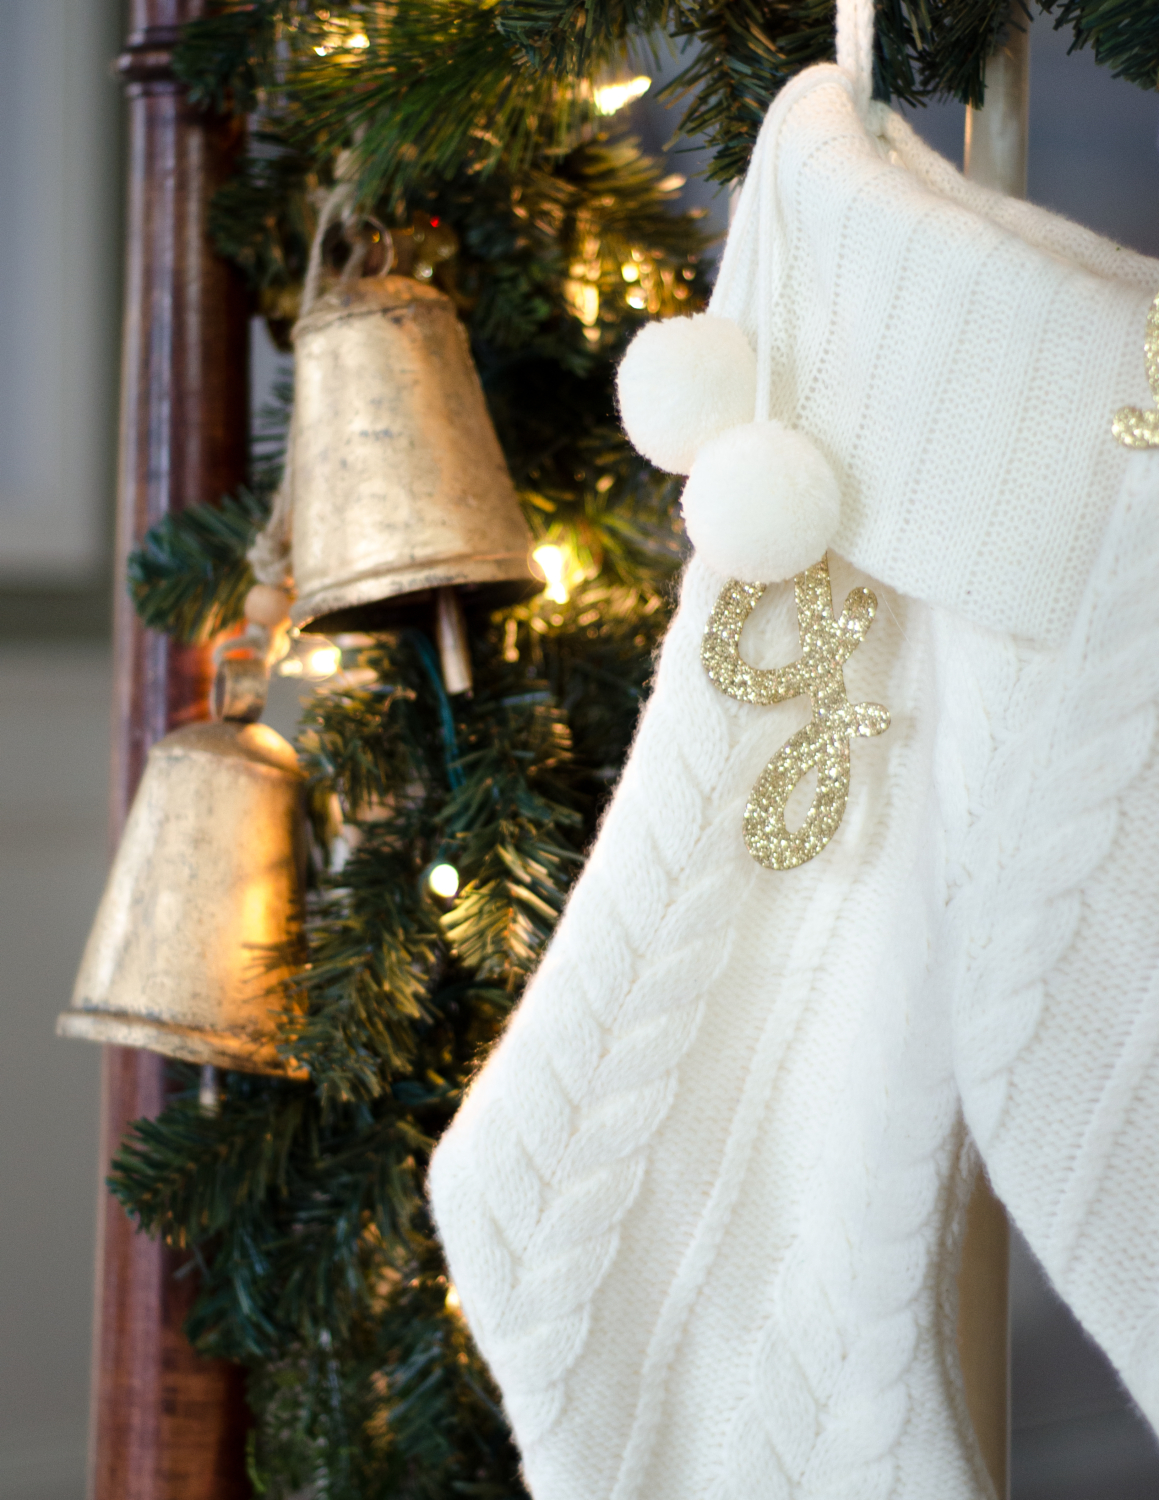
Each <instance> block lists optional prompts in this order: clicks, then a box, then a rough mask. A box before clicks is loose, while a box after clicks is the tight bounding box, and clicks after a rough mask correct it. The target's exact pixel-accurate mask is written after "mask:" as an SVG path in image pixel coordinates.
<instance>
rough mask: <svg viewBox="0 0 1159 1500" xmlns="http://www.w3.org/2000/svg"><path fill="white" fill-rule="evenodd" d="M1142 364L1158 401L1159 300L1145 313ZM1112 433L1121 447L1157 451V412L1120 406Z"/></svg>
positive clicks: (1158, 437) (1158, 424)
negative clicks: (1145, 326) (1145, 325)
mask: <svg viewBox="0 0 1159 1500" xmlns="http://www.w3.org/2000/svg"><path fill="white" fill-rule="evenodd" d="M1143 361H1144V364H1145V365H1146V367H1147V384H1148V385H1149V386H1150V387H1151V394H1152V396H1154V397H1155V400H1156V401H1159V297H1156V298H1155V300H1154V302H1152V304H1151V307H1150V309H1149V311H1148V313H1147V328H1146V332H1145V333H1144V335H1143ZM1111 432H1112V433H1113V434H1114V436H1115V437H1117V438H1118V440H1119V442H1120V443H1122V445H1123V447H1124V448H1159V411H1140V410H1139V408H1138V407H1137V406H1122V407H1120V408H1119V410H1118V411H1117V412H1116V413H1115V419H1114V421H1113V422H1112V423H1111Z"/></svg>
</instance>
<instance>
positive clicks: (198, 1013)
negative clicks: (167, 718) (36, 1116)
mask: <svg viewBox="0 0 1159 1500" xmlns="http://www.w3.org/2000/svg"><path fill="white" fill-rule="evenodd" d="M261 696H262V697H263V698H264V691H263V692H262V694H261ZM225 697H226V701H225V703H224V705H223V707H224V711H225V712H226V713H227V714H228V713H229V712H230V703H231V700H232V701H233V702H234V703H235V704H236V703H237V702H238V701H241V702H242V703H243V705H244V706H243V708H242V709H241V710H239V712H241V713H244V714H245V715H246V716H247V717H252V716H253V707H254V704H253V684H252V683H249V682H248V681H244V680H242V679H241V678H239V679H238V681H237V683H235V685H234V687H233V688H232V689H230V691H228V692H227V693H226V695H225ZM258 708H259V711H260V704H258ZM303 788H304V778H303V775H302V772H301V770H300V769H299V766H298V761H297V757H296V755H295V754H294V751H293V750H292V749H291V747H290V746H289V745H288V744H287V742H286V741H285V740H284V739H283V738H282V737H281V735H280V734H277V733H276V732H275V731H274V730H272V729H270V728H268V727H267V726H266V725H264V724H256V723H248V722H244V721H242V720H241V719H229V718H227V719H225V720H223V721H222V722H218V723H208V724H193V725H190V726H188V727H187V728H185V729H179V730H177V732H176V733H174V734H170V735H167V736H166V738H165V739H163V740H160V741H158V743H157V744H155V745H154V746H153V748H152V749H151V750H150V751H149V759H148V763H147V765H146V767H145V774H144V776H143V777H142V779H141V785H140V787H139V788H138V791H137V795H136V797H135V799H134V801H133V806H132V809H131V811H130V813H129V818H128V821H127V823H126V824H125V831H124V835H123V837H122V839H121V845H120V848H119V849H118V850H117V855H116V859H115V860H114V862H113V868H112V871H111V873H110V875H109V880H108V884H107V885H106V887H105V893H104V896H103V898H102V900H101V904H100V907H99V909H98V911H97V915H96V920H95V921H94V923H93V928H92V931H91V933H90V934H89V940H88V944H87V946H86V947H85V951H84V957H83V959H82V960H81V966H80V973H79V974H78V975H77V980H76V986H75V988H74V990H73V996H72V1003H71V1005H70V1007H69V1009H68V1010H66V1011H65V1012H64V1013H63V1015H61V1016H60V1018H59V1019H58V1021H57V1023H56V1030H57V1034H58V1035H60V1036H72V1037H83V1038H85V1039H86V1040H88V1041H93V1042H113V1043H115V1044H117V1045H118V1046H122V1047H145V1048H148V1049H149V1050H150V1051H153V1052H161V1053H164V1054H165V1055H166V1056H168V1057H179V1058H183V1059H185V1060H187V1061H189V1062H195V1063H201V1064H202V1065H203V1066H204V1065H207V1064H208V1065H215V1066H218V1067H224V1068H238V1069H241V1070H243V1071H245V1072H250V1073H270V1074H279V1075H283V1076H289V1077H297V1078H303V1077H305V1076H306V1074H305V1071H304V1070H303V1069H300V1068H296V1067H295V1066H294V1065H293V1064H292V1063H288V1062H287V1061H286V1060H285V1059H284V1058H283V1057H281V1056H280V1055H279V1053H278V1051H277V1045H276V1042H275V1040H274V1016H273V1014H272V1007H274V1006H275V1005H276V1004H277V1003H278V1001H277V996H278V994H279V981H280V980H281V978H282V977H283V976H284V974H285V972H286V969H285V963H286V959H285V952H284V945H285V944H286V941H287V938H290V939H291V940H292V938H293V936H294V933H295V932H296V931H297V930H298V929H299V926H300V922H301V892H302V880H303V875H304V862H305V832H304V822H303Z"/></svg>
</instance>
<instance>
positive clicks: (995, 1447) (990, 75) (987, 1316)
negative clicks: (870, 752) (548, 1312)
mask: <svg viewBox="0 0 1159 1500" xmlns="http://www.w3.org/2000/svg"><path fill="white" fill-rule="evenodd" d="M1014 19H1015V20H1016V22H1017V24H1015V25H1011V26H1009V27H1008V28H1007V31H1006V34H1005V36H1004V38H1003V40H1002V41H1001V43H1000V44H999V47H998V50H997V51H996V52H995V53H994V54H993V55H992V56H991V57H990V58H988V59H987V62H986V102H985V105H984V106H983V108H981V109H972V108H968V109H967V110H966V142H965V162H964V167H965V173H966V176H967V177H969V178H970V179H971V181H973V182H980V183H981V184H982V185H983V186H984V187H989V188H993V189H994V190H995V191H996V192H999V193H1006V194H1007V195H1008V196H1009V197H1011V198H1025V197H1026V162H1027V148H1028V145H1029V140H1030V33H1029V29H1028V28H1029V25H1030V19H1029V17H1028V16H1026V15H1025V14H1024V13H1023V12H1022V11H1021V10H1018V11H1017V12H1016V13H1015V16H1014ZM1009 1282H1010V1225H1009V1223H1008V1222H1007V1219H1006V1211H1005V1209H1004V1208H1003V1207H1002V1205H1001V1203H1000V1202H999V1201H998V1199H997V1198H996V1197H995V1196H994V1194H993V1192H992V1191H991V1189H990V1184H989V1183H988V1182H987V1181H986V1178H985V1176H984V1175H983V1174H981V1173H979V1176H978V1181H977V1184H976V1185H975V1188H974V1194H973V1197H972V1198H971V1199H970V1206H969V1209H968V1211H967V1215H966V1238H965V1242H964V1244H963V1246H962V1271H961V1276H960V1277H959V1281H958V1292H959V1314H958V1351H959V1354H960V1355H961V1360H962V1378H963V1382H964V1384H965V1388H966V1400H967V1404H968V1405H969V1408H970V1417H971V1420H972V1421H973V1423H974V1430H975V1432H976V1433H977V1435H978V1442H979V1446H980V1447H981V1449H982V1456H983V1457H984V1458H985V1460H986V1467H987V1468H988V1469H989V1471H990V1477H991V1478H992V1479H993V1481H994V1488H995V1490H996V1491H997V1492H998V1496H999V1500H1005V1497H1006V1496H1007V1495H1008V1494H1009V1492H1010V1291H1009Z"/></svg>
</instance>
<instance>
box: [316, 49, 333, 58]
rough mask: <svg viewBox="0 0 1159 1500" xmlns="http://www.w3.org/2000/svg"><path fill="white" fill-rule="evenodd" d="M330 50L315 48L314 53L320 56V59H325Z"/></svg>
mask: <svg viewBox="0 0 1159 1500" xmlns="http://www.w3.org/2000/svg"><path fill="white" fill-rule="evenodd" d="M329 50H330V48H329V47H315V48H314V51H315V52H316V53H317V54H318V56H319V57H325V56H326V54H327V52H329Z"/></svg>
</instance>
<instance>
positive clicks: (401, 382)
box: [289, 276, 540, 633]
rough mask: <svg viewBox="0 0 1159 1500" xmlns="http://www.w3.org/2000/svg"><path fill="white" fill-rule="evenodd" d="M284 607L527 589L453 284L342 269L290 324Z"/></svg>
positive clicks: (374, 621)
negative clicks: (290, 594)
mask: <svg viewBox="0 0 1159 1500" xmlns="http://www.w3.org/2000/svg"><path fill="white" fill-rule="evenodd" d="M294 348H295V356H296V357H295V374H294V419H293V424H292V433H291V439H290V444H291V452H290V456H289V472H290V474H291V475H292V480H291V489H292V521H291V534H292V541H293V573H294V583H295V588H296V591H297V600H296V603H295V604H294V606H293V610H292V619H293V623H294V624H295V625H297V626H305V625H309V626H310V627H311V628H312V629H314V630H318V631H322V632H323V633H325V632H329V631H336V630H376V629H386V628H391V627H393V626H396V625H399V624H402V623H405V621H406V620H407V619H408V618H412V617H414V616H415V614H416V613H417V612H419V611H421V612H422V616H423V618H427V617H429V616H430V614H431V608H432V603H433V600H434V596H435V592H436V591H437V590H439V589H441V588H447V587H451V586H454V587H457V588H458V589H459V592H460V597H461V599H462V602H463V603H464V604H467V605H469V604H470V603H471V602H472V599H474V600H476V601H477V602H479V603H482V604H485V605H487V606H488V607H490V608H497V607H499V606H500V605H502V604H507V603H514V602H516V601H517V600H519V599H521V598H527V597H529V596H530V595H531V594H533V593H535V592H536V590H537V589H538V588H539V586H540V585H539V584H538V583H537V581H536V580H535V578H534V577H533V575H532V572H531V568H530V565H529V561H528V558H529V553H530V548H531V537H530V533H529V532H528V529H527V524H526V522H525V521H524V519H523V515H522V512H521V511H520V508H519V502H518V500H517V499H516V496H515V490H514V487H513V485H512V483H511V476H510V475H509V473H508V472H507V465H506V463H505V462H504V459H503V453H502V450H501V449H500V447H499V441H498V439H497V438H496V436H495V430H494V428H493V427H492V425H491V418H490V414H489V413H488V411H487V407H486V403H485V402H484V399H483V391H482V387H481V386H480V384H479V377H478V374H477V373H476V370H475V366H474V364H473V363H472V360H471V353H470V348H469V346H468V343H467V335H466V331H465V330H464V328H463V326H462V324H461V323H460V321H459V318H458V315H457V314H456V312H455V307H454V304H453V303H452V302H451V300H450V298H449V297H447V296H445V295H444V294H443V293H442V292H440V291H438V290H437V289H436V288H435V287H432V286H427V285H424V284H423V283H422V282H419V281H415V280H413V279H411V278H410V277H407V276H374V277H364V278H362V279H360V280H359V279H350V280H348V281H343V282H340V283H339V285H338V286H337V287H335V288H334V289H333V290H332V291H330V292H328V293H326V294H325V295H324V296H322V297H320V298H319V299H318V301H317V302H315V303H314V305H313V306H312V307H311V308H310V309H309V311H308V312H307V313H306V314H305V315H304V316H303V317H302V318H301V319H299V321H298V324H297V326H296V327H295V329H294Z"/></svg>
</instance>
